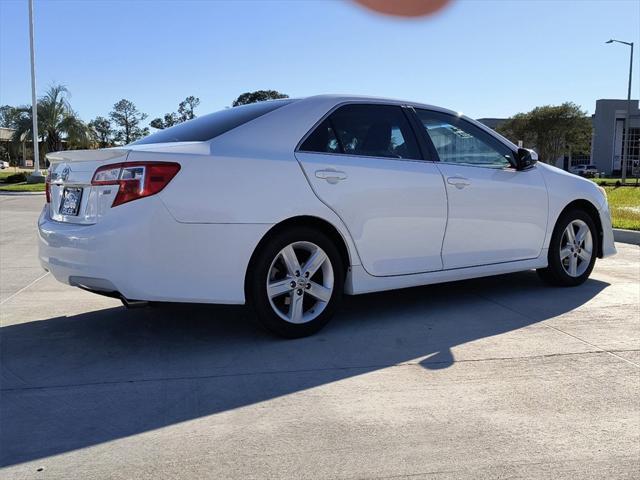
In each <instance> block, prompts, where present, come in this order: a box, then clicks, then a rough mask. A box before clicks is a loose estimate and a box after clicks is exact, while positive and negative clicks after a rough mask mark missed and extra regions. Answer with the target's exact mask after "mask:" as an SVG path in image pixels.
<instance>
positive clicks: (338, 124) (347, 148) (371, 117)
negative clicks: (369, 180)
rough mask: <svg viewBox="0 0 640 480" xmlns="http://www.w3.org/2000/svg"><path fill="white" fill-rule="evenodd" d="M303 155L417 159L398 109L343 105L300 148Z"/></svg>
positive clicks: (400, 111)
mask: <svg viewBox="0 0 640 480" xmlns="http://www.w3.org/2000/svg"><path fill="white" fill-rule="evenodd" d="M300 150H302V151H306V152H322V153H345V154H347V155H365V156H369V157H391V158H414V159H415V158H417V159H419V158H421V156H420V152H419V150H418V146H417V144H416V139H415V138H414V136H413V132H412V130H411V127H410V125H409V122H408V120H407V118H406V117H405V115H404V113H403V112H402V109H401V108H400V107H396V106H393V105H345V106H343V107H340V108H338V109H337V110H336V111H335V112H333V113H332V114H331V115H330V116H329V118H328V119H326V120H325V121H323V122H322V123H321V124H320V125H319V126H318V127H317V128H316V129H315V130H314V131H313V133H312V134H311V135H309V137H307V139H306V140H305V141H304V142H303V144H302V145H301V146H300Z"/></svg>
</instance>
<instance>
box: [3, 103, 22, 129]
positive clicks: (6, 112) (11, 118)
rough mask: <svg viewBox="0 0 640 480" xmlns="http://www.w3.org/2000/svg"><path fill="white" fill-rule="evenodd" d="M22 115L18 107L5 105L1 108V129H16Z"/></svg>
mask: <svg viewBox="0 0 640 480" xmlns="http://www.w3.org/2000/svg"><path fill="white" fill-rule="evenodd" d="M19 116H20V113H19V111H18V109H17V108H16V107H12V106H11V105H3V106H1V107H0V127H3V128H14V126H15V123H16V119H17V118H18V117H19Z"/></svg>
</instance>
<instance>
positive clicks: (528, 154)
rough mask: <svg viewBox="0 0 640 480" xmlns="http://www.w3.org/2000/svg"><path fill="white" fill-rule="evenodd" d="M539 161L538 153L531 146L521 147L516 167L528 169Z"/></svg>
mask: <svg viewBox="0 0 640 480" xmlns="http://www.w3.org/2000/svg"><path fill="white" fill-rule="evenodd" d="M537 161H538V154H537V153H536V152H534V151H533V150H531V149H529V148H519V149H518V153H517V155H516V169H518V170H526V169H527V168H531V167H533V166H534V165H535V164H536V162H537Z"/></svg>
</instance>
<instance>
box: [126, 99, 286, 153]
mask: <svg viewBox="0 0 640 480" xmlns="http://www.w3.org/2000/svg"><path fill="white" fill-rule="evenodd" d="M293 101H294V100H270V101H266V102H258V103H252V104H250V105H241V106H239V107H233V108H227V109H225V110H220V111H219V112H215V113H210V114H209V115H203V116H202V117H198V118H194V119H193V120H189V121H188V122H184V123H180V124H178V125H175V126H173V127H170V128H167V129H165V130H160V131H159V132H156V133H154V134H152V135H149V136H147V137H144V138H142V139H140V140H138V141H137V142H133V143H132V145H144V144H149V143H166V142H202V141H205V140H211V139H212V138H215V137H217V136H218V135H222V134H223V133H225V132H228V131H229V130H232V129H234V128H236V127H239V126H240V125H243V124H245V123H247V122H250V121H251V120H254V119H256V118H258V117H260V116H262V115H264V114H266V113H269V112H272V111H274V110H276V109H278V108H280V107H283V106H285V105H288V104H289V103H291V102H293Z"/></svg>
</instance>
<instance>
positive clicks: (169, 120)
mask: <svg viewBox="0 0 640 480" xmlns="http://www.w3.org/2000/svg"><path fill="white" fill-rule="evenodd" d="M178 123H180V120H179V118H178V116H177V115H176V114H175V113H165V114H164V118H159V117H158V118H154V119H153V120H151V122H149V125H151V126H152V127H153V128H157V129H158V130H163V129H165V128H169V127H173V126H174V125H176V124H178Z"/></svg>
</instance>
